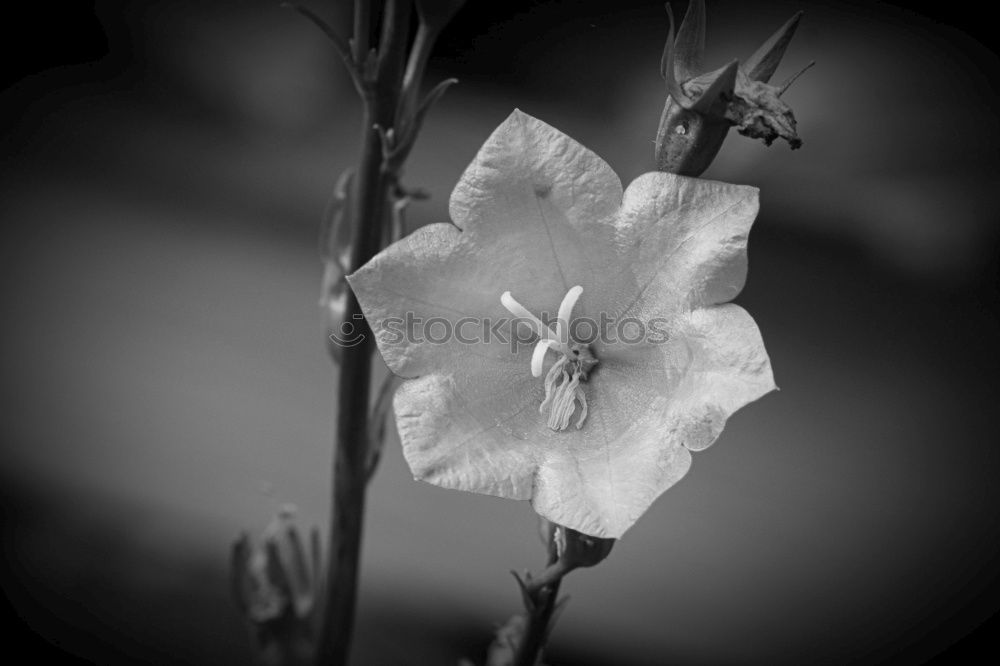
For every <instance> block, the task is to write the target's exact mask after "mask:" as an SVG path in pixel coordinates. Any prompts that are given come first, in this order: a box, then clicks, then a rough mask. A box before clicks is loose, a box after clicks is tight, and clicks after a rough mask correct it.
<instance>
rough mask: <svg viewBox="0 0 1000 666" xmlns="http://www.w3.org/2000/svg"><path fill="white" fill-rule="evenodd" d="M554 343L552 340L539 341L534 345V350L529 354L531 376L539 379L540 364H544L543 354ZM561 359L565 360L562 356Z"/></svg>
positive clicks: (540, 374)
mask: <svg viewBox="0 0 1000 666" xmlns="http://www.w3.org/2000/svg"><path fill="white" fill-rule="evenodd" d="M554 344H555V342H554V341H552V340H539V341H538V344H536V345H535V350H534V351H533V352H531V376H532V377H541V376H542V364H544V363H545V352H547V351H548V350H549V347H551V346H552V345H554ZM563 358H566V357H565V356H563Z"/></svg>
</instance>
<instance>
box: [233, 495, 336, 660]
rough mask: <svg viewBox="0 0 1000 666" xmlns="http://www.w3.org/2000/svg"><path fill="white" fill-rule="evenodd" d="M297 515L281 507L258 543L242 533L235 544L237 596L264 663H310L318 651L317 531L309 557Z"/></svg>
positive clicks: (318, 560)
mask: <svg viewBox="0 0 1000 666" xmlns="http://www.w3.org/2000/svg"><path fill="white" fill-rule="evenodd" d="M294 512H295V509H294V507H292V506H290V505H286V506H284V507H282V509H281V511H280V512H279V514H278V516H276V517H275V519H274V520H272V521H271V523H270V524H269V525H268V527H267V528H266V529H265V530H264V534H263V538H262V539H261V541H260V542H257V543H255V542H253V541H252V540H251V539H250V537H249V536H248V535H247V534H242V535H241V536H240V538H239V539H237V541H236V543H234V544H233V550H232V560H231V567H232V568H231V576H232V588H233V596H234V599H235V601H236V604H237V606H239V608H240V610H241V611H242V612H243V615H244V617H245V618H246V620H247V622H248V624H249V625H250V628H251V633H252V635H253V638H254V642H255V644H256V647H257V649H258V651H259V656H260V658H261V660H262V661H264V662H265V663H274V664H286V665H287V664H298V663H307V662H308V661H309V660H310V659H311V656H312V653H313V652H314V645H313V635H314V631H313V629H314V627H313V624H314V622H315V620H316V611H317V605H318V601H317V600H318V599H319V595H320V589H321V583H320V576H319V572H320V571H321V564H320V548H319V532H318V531H317V530H315V529H313V530H312V533H311V548H310V550H311V555H310V556H309V557H307V555H306V552H305V548H304V546H303V544H302V539H301V538H300V536H299V532H298V529H297V528H296V526H295V519H294ZM310 560H311V562H310Z"/></svg>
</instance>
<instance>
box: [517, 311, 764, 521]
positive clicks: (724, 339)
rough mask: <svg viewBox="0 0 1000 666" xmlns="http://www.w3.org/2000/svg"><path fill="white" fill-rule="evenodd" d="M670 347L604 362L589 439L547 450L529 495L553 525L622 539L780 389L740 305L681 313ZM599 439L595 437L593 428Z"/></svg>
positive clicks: (656, 347) (594, 394) (594, 396)
mask: <svg viewBox="0 0 1000 666" xmlns="http://www.w3.org/2000/svg"><path fill="white" fill-rule="evenodd" d="M674 334H675V337H673V338H671V339H670V340H669V341H668V342H667V343H665V344H663V345H647V346H645V347H636V348H633V349H630V350H629V351H628V353H626V354H619V355H616V356H615V357H613V358H612V359H609V360H608V361H607V362H604V363H602V365H601V366H598V370H597V371H596V372H597V374H596V375H595V379H596V378H598V377H599V378H600V380H601V381H599V382H595V386H594V390H593V392H592V393H591V394H590V395H591V396H592V397H591V398H590V403H591V410H592V414H593V416H592V417H591V418H592V419H593V420H592V421H590V422H588V426H589V427H590V428H591V430H590V436H589V437H583V438H581V441H578V442H574V443H573V445H572V446H568V447H553V448H549V449H547V451H548V455H547V457H546V459H545V461H544V462H543V463H542V464H541V465H540V467H539V472H538V480H537V485H536V489H535V493H534V497H533V499H532V504H533V506H534V507H535V510H536V511H537V512H538V513H539V514H541V515H542V516H544V517H545V518H547V519H548V520H551V521H553V522H556V523H558V524H560V525H565V526H567V527H572V528H573V529H575V530H578V531H580V532H583V533H585V534H589V535H591V536H598V537H604V538H619V537H620V536H621V535H622V534H623V533H624V532H625V531H626V530H627V529H628V528H629V527H631V526H632V525H633V524H634V523H635V521H636V520H637V519H638V518H639V516H641V515H642V514H643V513H644V512H645V511H646V510H647V509H648V508H649V507H650V505H651V504H652V503H653V501H654V500H656V498H657V497H659V496H660V495H661V494H662V493H663V492H664V491H666V490H667V489H668V488H670V487H671V486H672V485H674V484H675V483H677V481H679V480H680V479H681V478H682V477H683V476H684V474H685V473H686V472H687V470H688V468H689V467H690V465H691V455H690V452H691V451H700V450H703V449H705V448H707V447H708V446H710V445H711V444H712V443H713V442H714V441H715V440H716V439H717V438H718V436H719V434H721V432H722V429H723V427H724V426H725V424H726V420H727V419H728V418H729V416H731V415H732V414H733V412H735V411H736V410H738V409H739V408H740V407H743V406H744V405H746V404H748V403H750V402H752V401H754V400H756V399H758V398H760V397H761V396H763V395H764V394H766V393H768V392H769V391H771V390H773V389H774V388H775V386H774V380H773V377H772V374H771V364H770V361H769V359H768V356H767V352H766V351H765V350H764V345H763V341H762V340H761V336H760V331H759V330H758V329H757V326H756V324H755V323H754V321H753V319H752V318H751V317H750V315H748V314H747V313H746V311H744V310H743V309H742V308H740V307H739V306H737V305H732V304H727V305H721V306H713V307H710V308H705V309H699V310H696V311H694V312H691V313H688V314H687V315H685V316H683V317H682V318H681V321H680V323H679V324H678V327H677V328H676V329H675V330H674ZM595 433H596V434H597V435H598V436H597V441H596V442H595V441H594V434H595Z"/></svg>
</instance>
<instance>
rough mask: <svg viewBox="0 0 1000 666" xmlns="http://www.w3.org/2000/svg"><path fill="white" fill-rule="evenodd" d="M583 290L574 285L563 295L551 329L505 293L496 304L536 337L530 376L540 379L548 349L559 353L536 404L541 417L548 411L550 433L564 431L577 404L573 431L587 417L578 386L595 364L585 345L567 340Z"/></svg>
mask: <svg viewBox="0 0 1000 666" xmlns="http://www.w3.org/2000/svg"><path fill="white" fill-rule="evenodd" d="M582 293H583V287H581V286H579V285H577V286H575V287H573V288H572V289H570V290H569V291H567V292H566V295H565V296H563V299H562V302H561V303H560V304H559V315H558V318H557V319H556V324H555V329H553V328H552V327H550V326H547V325H546V324H545V323H544V322H543V321H542V320H541V319H539V318H538V317H536V316H535V315H533V314H531V312H529V311H528V308H526V307H524V306H523V305H521V304H520V303H518V302H517V301H516V300H515V299H514V297H513V296H511V295H510V292H509V291H505V292H504V293H503V295H502V296H500V302H501V303H502V304H503V306H504V307H505V308H507V311H508V312H510V313H511V314H512V315H514V316H515V317H518V318H519V319H520V320H521V321H522V322H523V323H524V324H526V325H528V326H530V327H531V328H532V330H533V331H534V333H535V334H536V335H537V336H538V337H539V338H540V339H539V340H538V342H537V343H536V344H535V348H534V350H533V351H532V352H531V374H532V376H534V377H541V376H542V370H543V369H544V366H545V354H546V353H547V352H548V351H549V350H550V349H551V350H552V351H555V352H559V358H558V359H557V360H556V362H555V363H553V364H552V367H550V368H549V371H548V373H547V374H546V375H545V399H544V400H542V404H541V405H539V407H538V411H539V413H541V414H545V413H546V412H548V415H549V417H548V419H547V421H548V426H549V427H550V428H552V429H553V430H556V431H559V430H565V429H566V428H567V427H569V421H570V419H571V418H573V413H574V412H576V403H580V416H579V417H578V418H577V420H576V427H577V429H579V428H582V427H583V422H584V420H585V419H586V418H587V394H586V392H585V391H584V390H583V387H582V386H580V382H581V381H586V380H587V374H588V373H589V372H590V370H591V368H593V367H594V365H596V364H597V359H595V358H594V355H593V354H592V353H591V352H590V348H589V347H588V346H587V345H583V344H578V343H574V342H572V341H571V339H570V336H569V334H570V317H571V316H572V314H573V308H574V307H575V306H576V303H577V301H578V300H580V295H581V294H582Z"/></svg>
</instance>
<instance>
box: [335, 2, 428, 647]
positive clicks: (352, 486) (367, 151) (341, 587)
mask: <svg viewBox="0 0 1000 666" xmlns="http://www.w3.org/2000/svg"><path fill="white" fill-rule="evenodd" d="M361 5H367V3H366V2H364V0H360V1H359V2H358V3H357V4H356V9H355V11H356V14H355V36H354V37H355V42H354V44H355V48H356V54H357V52H358V51H360V49H361V48H362V47H364V48H367V41H368V40H367V37H368V33H369V32H370V26H369V25H368V21H369V20H370V14H368V12H367V9H365V8H361V9H360V11H359V8H360V7H361ZM409 13H410V3H409V2H408V1H397V0H388V2H387V3H386V6H385V12H384V17H383V24H382V27H383V31H382V37H381V40H380V43H379V54H378V69H377V72H376V79H375V81H372V82H368V83H370V87H369V88H366V89H365V90H364V93H363V95H362V101H363V106H364V109H363V118H362V144H361V157H360V161H359V168H358V171H357V178H356V180H355V182H354V187H355V191H354V192H355V197H354V202H355V208H354V210H353V211H352V215H351V223H352V224H354V225H355V229H354V233H353V234H352V238H353V239H354V246H353V248H352V251H351V261H350V265H351V266H352V267H355V268H356V267H358V266H362V265H364V264H365V263H366V262H367V261H368V260H369V259H371V258H372V257H373V256H375V254H376V253H377V252H378V251H379V250H380V249H381V246H382V243H383V240H384V238H385V229H386V227H387V225H388V223H389V220H388V213H389V198H390V196H391V193H392V188H393V187H394V186H395V181H396V177H397V175H396V174H395V173H392V172H391V171H390V170H389V169H387V164H386V163H384V159H383V156H384V151H383V144H382V137H381V135H380V133H379V132H378V130H377V128H379V127H392V126H393V124H394V122H395V117H396V110H397V107H398V104H399V97H400V87H401V81H402V75H403V74H402V67H403V63H404V62H405V56H406V52H407V38H408V34H407V27H408V25H409ZM359 17H360V19H359ZM344 321H346V322H351V323H352V324H355V323H360V324H361V325H362V326H361V328H362V329H363V331H362V333H363V335H364V337H363V339H362V340H361V342H360V343H359V344H357V345H355V346H353V347H345V348H344V349H343V354H342V357H341V361H340V377H339V381H338V386H337V426H336V430H335V437H334V446H333V489H332V498H331V500H332V506H331V511H330V534H329V541H330V545H329V551H328V552H329V560H328V575H327V578H326V589H325V592H324V600H325V603H324V617H323V623H322V628H321V632H320V640H319V645H318V648H317V653H316V664H317V666H341V665H343V664H347V663H348V659H349V656H350V647H351V637H352V633H353V629H354V615H355V606H356V601H357V587H358V573H359V570H360V557H361V539H362V535H363V524H364V509H365V492H366V488H367V484H368V479H369V476H370V474H369V472H370V470H369V469H368V459H369V458H368V449H369V438H370V434H371V433H370V430H371V426H372V424H371V423H370V421H369V402H370V393H371V362H372V352H373V351H374V338H373V336H372V332H371V330H370V329H369V328H368V326H367V323H366V322H365V320H364V317H363V313H362V310H361V306H360V305H359V303H358V300H357V298H356V297H355V296H354V294H353V292H350V293H348V296H347V308H346V312H345V319H344Z"/></svg>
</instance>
